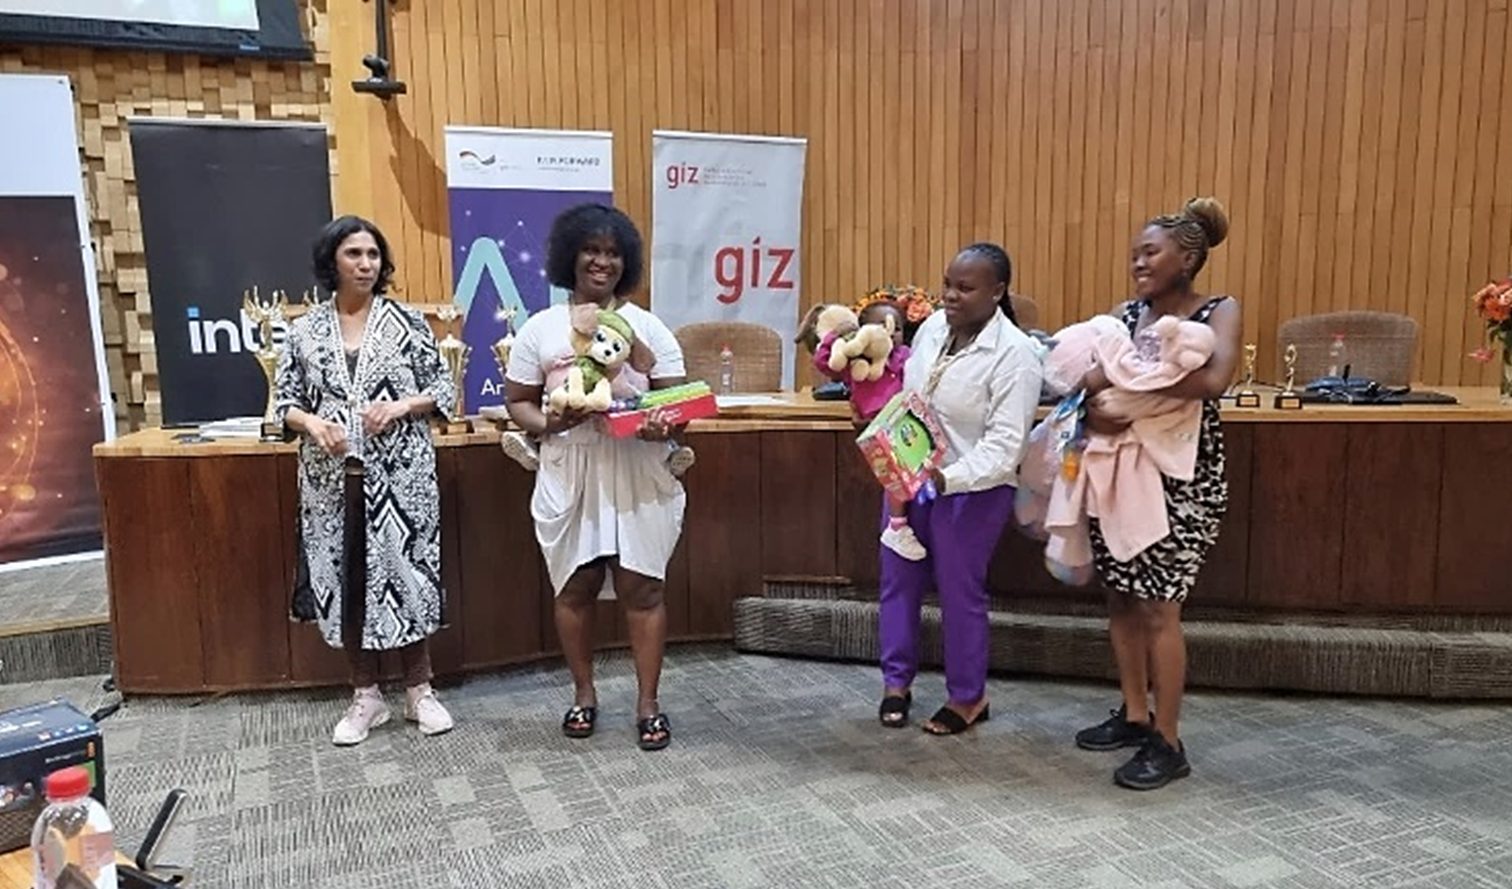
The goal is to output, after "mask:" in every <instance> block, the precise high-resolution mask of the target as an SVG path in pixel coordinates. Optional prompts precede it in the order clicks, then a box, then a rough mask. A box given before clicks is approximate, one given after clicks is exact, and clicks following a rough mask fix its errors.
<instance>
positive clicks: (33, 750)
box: [0, 700, 105, 852]
mask: <svg viewBox="0 0 1512 889" xmlns="http://www.w3.org/2000/svg"><path fill="white" fill-rule="evenodd" d="M69 766H83V767H84V769H85V770H86V771H88V772H89V774H90V776H91V777H92V778H93V779H94V782H93V787H94V789H93V790H91V791H90V794H89V795H90V796H93V797H94V798H95V799H96V800H99V802H100V804H101V805H103V804H104V803H105V742H104V739H103V738H102V737H101V735H100V727H99V726H97V725H95V723H94V721H93V720H91V719H90V718H89V717H88V716H85V715H84V714H83V713H80V712H79V711H78V710H76V709H74V707H73V706H72V705H71V704H69V703H68V702H67V701H57V700H54V701H47V702H45V703H41V704H32V705H31V706H28V707H18V708H16V709H15V710H6V711H5V712H3V713H0V852H9V851H11V850H13V849H20V848H22V847H24V846H27V845H30V844H31V832H32V825H33V824H35V823H36V821H37V816H38V815H39V814H41V812H42V807H43V806H46V805H47V790H46V786H45V782H46V780H47V776H48V775H51V774H52V773H53V772H56V771H58V770H59V769H66V768H68V767H69Z"/></svg>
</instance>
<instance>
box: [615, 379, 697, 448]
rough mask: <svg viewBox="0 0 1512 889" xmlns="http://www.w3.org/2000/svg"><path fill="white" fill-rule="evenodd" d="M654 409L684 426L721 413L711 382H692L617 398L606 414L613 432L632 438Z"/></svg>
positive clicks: (619, 436)
mask: <svg viewBox="0 0 1512 889" xmlns="http://www.w3.org/2000/svg"><path fill="white" fill-rule="evenodd" d="M652 412H655V413H656V414H658V415H659V416H660V417H661V418H662V419H663V420H664V421H666V422H667V423H670V424H671V425H673V426H684V425H687V424H688V423H689V422H691V421H693V420H701V419H703V418H705V417H713V416H716V415H718V413H719V404H718V402H716V401H715V399H714V392H713V390H711V389H710V388H709V384H708V383H704V382H701V381H700V382H692V383H686V384H684V385H681V386H673V387H671V388H669V389H653V390H652V391H650V392H647V393H645V394H644V395H638V396H636V397H634V398H627V399H624V400H622V401H616V402H615V403H614V404H612V405H610V407H609V411H608V413H606V414H604V422H605V423H606V424H607V426H608V428H609V434H610V435H613V436H614V437H615V438H629V437H630V436H632V435H634V434H635V433H636V431H638V430H639V429H640V427H641V424H642V423H644V422H646V417H647V416H648V415H649V414H651V413H652Z"/></svg>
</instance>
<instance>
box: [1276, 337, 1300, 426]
mask: <svg viewBox="0 0 1512 889" xmlns="http://www.w3.org/2000/svg"><path fill="white" fill-rule="evenodd" d="M1296 383H1297V344H1296V343H1291V344H1290V345H1288V346H1287V347H1286V388H1284V389H1282V390H1281V391H1280V392H1277V393H1276V401H1275V405H1276V410H1282V411H1295V410H1301V409H1302V396H1300V395H1298V394H1297V393H1296V391H1295V390H1294V389H1293V388H1292V387H1293V386H1295V385H1296Z"/></svg>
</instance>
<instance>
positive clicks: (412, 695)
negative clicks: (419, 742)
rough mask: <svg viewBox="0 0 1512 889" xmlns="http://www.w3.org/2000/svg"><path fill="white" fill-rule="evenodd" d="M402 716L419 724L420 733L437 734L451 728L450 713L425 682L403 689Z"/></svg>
mask: <svg viewBox="0 0 1512 889" xmlns="http://www.w3.org/2000/svg"><path fill="white" fill-rule="evenodd" d="M404 718H405V719H408V720H409V721H410V722H415V723H419V724H420V734H422V735H439V734H443V733H445V732H449V731H451V730H452V725H453V723H452V717H451V714H450V713H448V712H446V708H445V707H443V706H441V702H440V701H439V700H437V699H436V692H435V691H434V690H433V689H432V688H431V687H430V683H429V682H427V683H425V684H424V685H417V686H415V687H414V688H409V689H405V691H404Z"/></svg>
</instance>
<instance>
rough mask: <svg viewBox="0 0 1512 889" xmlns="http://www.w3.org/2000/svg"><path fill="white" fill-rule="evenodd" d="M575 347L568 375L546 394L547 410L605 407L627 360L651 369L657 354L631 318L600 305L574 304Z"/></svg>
mask: <svg viewBox="0 0 1512 889" xmlns="http://www.w3.org/2000/svg"><path fill="white" fill-rule="evenodd" d="M572 351H573V353H574V354H575V355H576V356H577V357H576V358H575V359H574V360H573V362H572V364H571V365H570V366H569V367H568V369H567V379H566V380H565V381H564V382H563V383H562V384H561V385H559V386H557V387H556V388H554V389H552V390H551V393H550V394H549V395H548V396H547V398H546V405H547V408H548V410H550V411H551V412H552V413H554V414H560V413H563V412H564V411H566V410H567V409H569V408H570V409H572V410H579V411H606V410H608V409H609V405H610V402H612V401H613V400H614V390H613V383H614V381H615V380H616V378H617V377H618V376H619V374H620V370H621V369H622V368H623V367H624V366H625V365H626V364H627V363H628V364H629V365H630V366H631V367H632V368H634V369H635V370H638V371H640V372H641V373H648V372H649V371H650V369H651V365H652V363H654V361H655V357H654V356H653V355H652V354H651V351H650V349H649V348H647V347H646V346H645V344H643V343H641V342H639V341H638V340H636V338H635V330H634V329H633V328H631V326H630V322H628V321H626V320H625V318H624V316H623V315H621V314H619V313H618V312H614V311H609V310H606V309H600V308H598V307H597V306H583V307H578V306H574V307H573V312H572Z"/></svg>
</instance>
